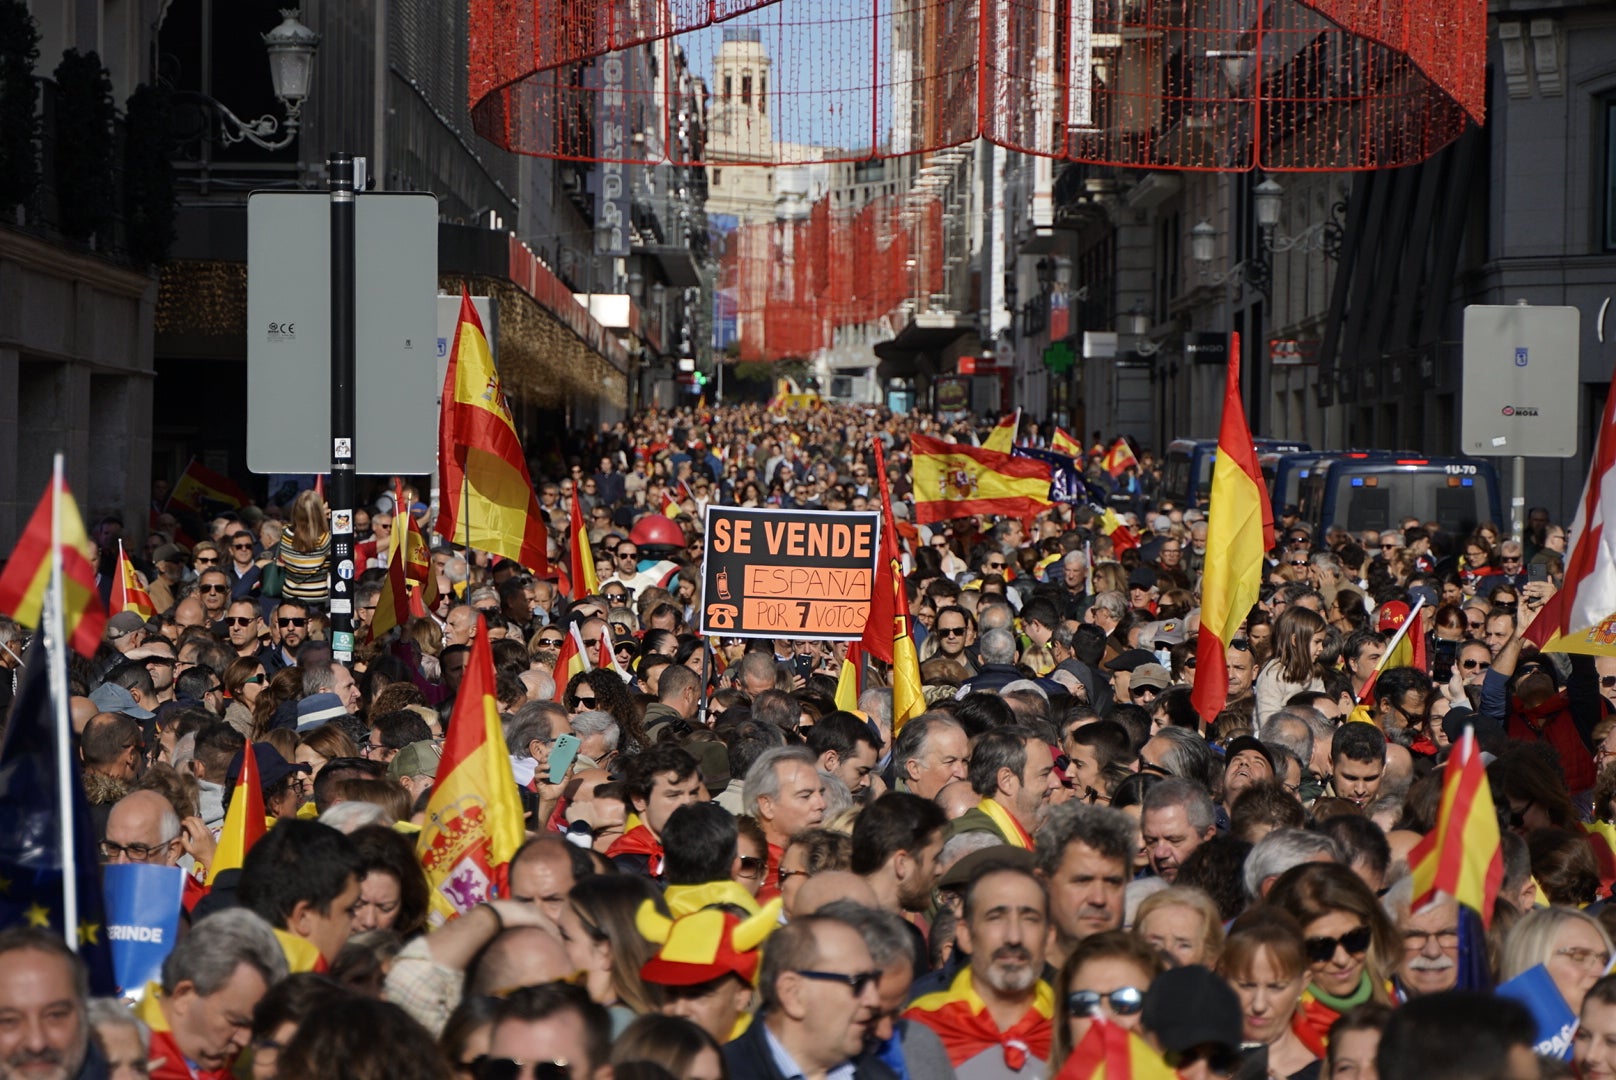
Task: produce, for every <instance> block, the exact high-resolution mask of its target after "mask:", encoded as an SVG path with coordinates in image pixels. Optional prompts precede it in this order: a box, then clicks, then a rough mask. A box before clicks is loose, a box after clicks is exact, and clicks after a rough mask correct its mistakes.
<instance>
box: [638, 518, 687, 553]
mask: <svg viewBox="0 0 1616 1080" xmlns="http://www.w3.org/2000/svg"><path fill="white" fill-rule="evenodd" d="M628 538H629V540H631V541H632V542H633V543H634V546H635V547H637V548H640V549H641V550H642V551H643V550H644V549H646V548H667V549H670V550H674V551H677V550H679V549H681V548H683V547H684V546H685V531H684V530H683V529H681V528H680V527H679V525H678V523H677V522H675V521H674V520H673V519H672V518H669V517H667V516H666V515H664V514H655V513H652V514H646V515H644V516H643V517H641V518H640V520H638V521H636V522H635V523H634V528H632V529H630V530H629V534H628Z"/></svg>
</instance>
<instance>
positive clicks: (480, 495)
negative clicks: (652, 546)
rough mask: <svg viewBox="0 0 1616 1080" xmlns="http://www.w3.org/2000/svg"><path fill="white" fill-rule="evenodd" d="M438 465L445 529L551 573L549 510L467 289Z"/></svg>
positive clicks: (447, 381)
mask: <svg viewBox="0 0 1616 1080" xmlns="http://www.w3.org/2000/svg"><path fill="white" fill-rule="evenodd" d="M438 467H439V469H440V470H441V473H442V479H441V481H440V484H439V487H440V488H441V490H442V498H441V502H440V503H439V513H438V523H437V531H438V535H440V536H442V537H443V538H444V539H445V540H449V541H452V542H455V543H460V544H464V545H465V546H467V547H469V548H477V549H479V550H481V551H490V552H493V553H494V554H496V555H503V556H505V557H506V558H507V559H513V560H515V561H516V562H517V563H519V564H520V565H522V566H524V567H526V568H527V569H528V570H531V571H533V572H534V573H535V574H537V575H538V576H540V577H543V576H545V575H546V574H547V573H549V565H548V562H547V560H546V555H545V541H546V539H547V538H546V535H545V528H544V516H543V514H541V513H540V512H539V500H538V497H537V496H535V495H534V493H533V481H532V479H531V478H530V477H529V476H528V471H527V459H526V458H525V457H524V456H523V455H522V443H521V441H520V440H519V439H518V438H517V436H516V422H515V421H514V420H512V419H511V411H510V408H509V406H508V405H507V404H506V402H505V392H504V390H503V389H502V388H501V387H500V381H499V374H498V372H496V371H495V370H494V360H493V357H492V356H491V355H490V353H489V351H488V338H487V337H485V336H484V335H483V326H482V322H481V321H480V320H479V319H478V318H477V309H476V308H475V307H473V306H472V303H471V295H470V294H469V293H464V292H463V293H462V295H461V300H460V323H459V325H458V326H456V327H455V337H454V349H453V350H452V351H451V352H450V353H449V370H448V374H447V375H446V376H445V377H444V381H443V413H442V418H441V420H440V422H439V425H438Z"/></svg>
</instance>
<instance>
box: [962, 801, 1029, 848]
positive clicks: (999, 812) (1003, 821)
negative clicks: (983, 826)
mask: <svg viewBox="0 0 1616 1080" xmlns="http://www.w3.org/2000/svg"><path fill="white" fill-rule="evenodd" d="M976 808H977V809H978V810H980V811H982V812H983V813H984V814H986V815H987V816H988V817H989V818H991V819H993V824H995V825H997V826H998V827H999V832H1001V833H1003V834H1004V842H1005V843H1007V844H1009V845H1010V846H1011V847H1018V848H1021V849H1022V850H1024V851H1031V850H1032V846H1033V845H1032V836H1031V835H1030V834H1029V833H1028V832H1027V830H1026V829H1023V828H1022V827H1021V822H1019V821H1017V820H1016V819H1015V818H1014V817H1011V816H1010V811H1008V810H1006V809H1005V808H1004V807H1002V806H1000V805H999V804H998V803H997V802H995V801H993V800H992V799H983V800H982V801H981V802H979V803H977V804H976Z"/></svg>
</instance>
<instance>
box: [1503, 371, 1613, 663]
mask: <svg viewBox="0 0 1616 1080" xmlns="http://www.w3.org/2000/svg"><path fill="white" fill-rule="evenodd" d="M1611 388H1612V390H1613V391H1616V380H1613V381H1612V383H1611ZM1613 514H1616V393H1611V394H1610V395H1609V396H1607V397H1606V398H1605V415H1604V418H1603V419H1602V420H1601V421H1600V424H1599V432H1598V434H1597V435H1596V436H1595V439H1594V459H1593V462H1592V464H1591V465H1590V466H1589V469H1588V479H1587V480H1585V481H1584V482H1583V486H1582V498H1581V499H1580V500H1578V502H1577V516H1576V518H1575V519H1574V520H1573V521H1572V522H1571V531H1570V534H1569V535H1570V537H1571V548H1570V550H1569V551H1568V552H1567V553H1566V560H1565V584H1564V586H1563V587H1562V588H1561V589H1560V591H1559V592H1557V593H1555V594H1554V595H1553V596H1552V597H1550V598H1549V602H1548V603H1547V604H1545V605H1543V610H1542V611H1540V612H1538V614H1537V617H1536V618H1534V619H1533V620H1532V625H1531V626H1529V627H1528V628H1527V630H1526V633H1525V634H1524V635H1523V636H1524V637H1525V638H1526V640H1527V641H1530V642H1532V643H1533V644H1535V645H1537V646H1538V647H1539V648H1541V649H1542V650H1543V651H1544V652H1563V653H1587V654H1592V655H1594V656H1616V528H1613V529H1610V530H1607V529H1606V528H1605V526H1607V525H1610V524H1611V520H1610V516H1611V515H1613Z"/></svg>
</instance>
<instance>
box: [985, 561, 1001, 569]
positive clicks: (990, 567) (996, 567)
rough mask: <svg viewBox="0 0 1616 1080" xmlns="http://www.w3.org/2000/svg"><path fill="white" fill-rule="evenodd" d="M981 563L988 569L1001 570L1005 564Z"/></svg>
mask: <svg viewBox="0 0 1616 1080" xmlns="http://www.w3.org/2000/svg"><path fill="white" fill-rule="evenodd" d="M982 565H983V566H984V567H986V568H987V569H989V570H1003V569H1004V567H1005V564H1004V563H1002V562H990V563H983V564H982Z"/></svg>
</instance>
